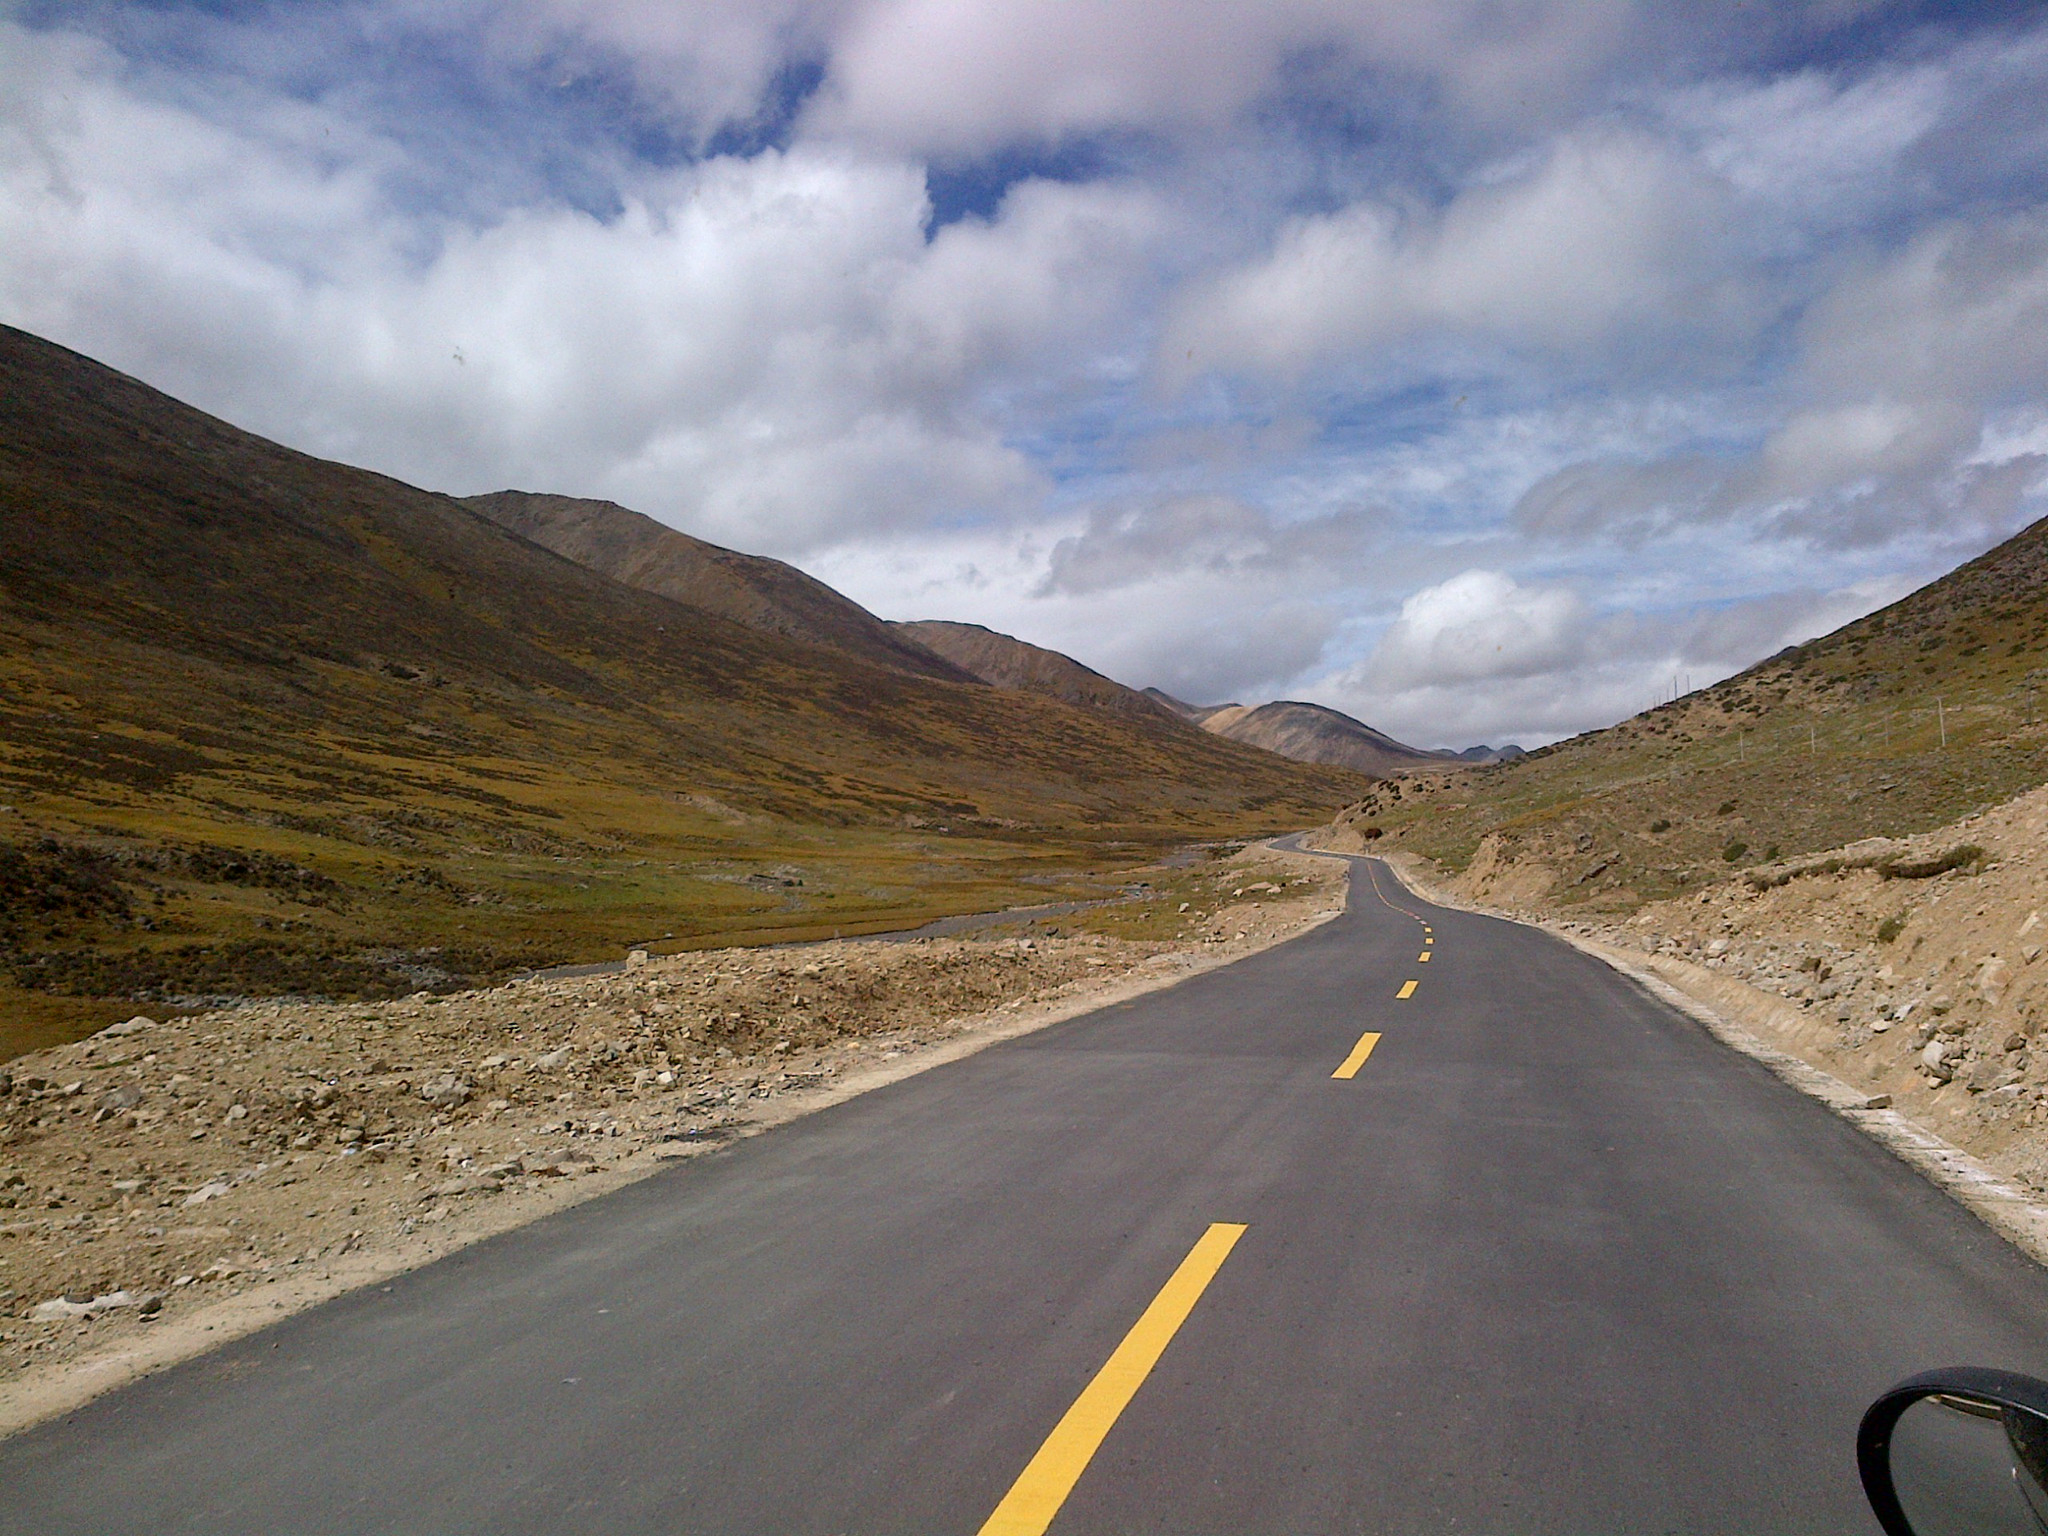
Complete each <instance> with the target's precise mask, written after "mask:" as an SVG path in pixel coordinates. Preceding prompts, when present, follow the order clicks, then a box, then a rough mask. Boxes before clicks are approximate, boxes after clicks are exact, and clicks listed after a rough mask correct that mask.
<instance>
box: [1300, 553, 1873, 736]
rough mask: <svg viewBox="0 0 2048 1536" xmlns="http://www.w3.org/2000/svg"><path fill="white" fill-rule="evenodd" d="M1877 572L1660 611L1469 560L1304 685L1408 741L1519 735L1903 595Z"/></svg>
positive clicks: (1647, 700) (1805, 635)
mask: <svg viewBox="0 0 2048 1536" xmlns="http://www.w3.org/2000/svg"><path fill="white" fill-rule="evenodd" d="M1907 585H1908V584H1907V583H1902V582H1897V581H1882V580H1881V581H1874V582H1865V583H1859V584H1856V585H1854V586H1850V587H1846V588H1841V589H1838V590H1835V591H1829V592H1818V591H1813V590H1794V591H1785V592H1777V593H1771V594H1768V595H1765V596H1763V597H1758V598H1752V599H1748V600H1744V601H1737V602H1732V603H1724V604H1715V605H1699V604H1690V605H1685V606H1682V607H1679V608H1676V609H1671V610H1667V611H1663V612H1649V613H1640V612H1629V611H1610V612H1600V611H1598V610H1596V609H1595V608H1593V607H1592V606H1591V605H1590V604H1588V603H1587V602H1585V601H1584V600H1583V599H1582V598H1581V597H1580V596H1579V595H1578V594H1577V593H1576V592H1574V591H1572V590H1571V589H1569V588H1566V587H1558V586H1549V587H1546V586H1539V585H1535V584H1531V583H1522V582H1518V581H1516V580H1515V579H1514V578H1513V577H1511V576H1508V575H1505V574H1504V573H1501V572H1498V571H1485V570H1471V571H1465V572H1461V573H1460V574H1459V575H1457V576H1454V577H1451V578H1450V579H1449V580H1447V581H1444V582H1440V583H1438V584H1436V585H1434V586H1431V587H1428V588H1425V589H1423V590H1421V591H1419V592H1416V593H1414V594H1412V595H1411V596H1410V597H1408V598H1407V599H1406V601H1404V602H1403V604H1402V605H1401V611H1400V614H1399V616H1398V617H1397V618H1396V619H1395V620H1394V622H1393V623H1391V624H1390V625H1388V626H1387V628H1386V630H1385V631H1384V633H1383V634H1382V635H1381V637H1380V640H1379V643H1378V646H1377V647H1376V648H1375V650H1374V651H1373V653H1372V654H1371V655H1370V656H1369V657H1368V658H1366V659H1365V660H1364V661H1363V662H1361V663H1359V664H1357V665H1355V666H1352V667H1350V668H1346V669H1344V670H1342V671H1340V672H1338V673H1336V674H1334V675H1332V676H1330V677H1328V678H1326V679H1324V680H1322V681H1321V682H1320V683H1318V684H1317V685H1316V686H1315V687H1314V688H1313V689H1312V690H1311V696H1312V697H1314V698H1316V699H1318V700H1319V701H1321V702H1324V703H1328V704H1331V705H1333V706H1334V707H1336V708H1340V709H1345V710H1347V711H1349V712H1351V713H1353V714H1356V715H1358V716H1359V717H1360V718H1362V719H1365V720H1367V721H1369V722H1370V723H1371V724H1373V725H1375V726H1377V727H1378V728H1379V729H1381V730H1385V731H1387V732H1389V733H1390V734H1392V735H1394V736H1395V737H1397V738H1399V739H1401V740H1405V741H1409V742H1411V743H1413V744H1415V745H1418V746H1432V747H1434V746H1450V747H1458V748H1462V747H1466V746H1470V745H1474V744H1476V743H1478V742H1480V741H1486V742H1488V743H1490V744H1493V745H1498V744H1500V743H1501V742H1502V741H1505V740H1509V739H1513V740H1515V741H1517V742H1518V743H1520V744H1521V745H1523V746H1533V745H1536V744H1538V743H1541V742H1545V741H1553V740H1556V739H1557V738H1559V737H1562V736H1569V735H1575V734H1577V733H1578V732H1580V731H1584V730H1590V729H1594V728H1597V727H1599V726H1602V725H1606V724H1609V723H1611V722H1612V721H1614V720H1616V719H1618V718H1620V717H1622V716H1624V715H1629V714H1633V713H1635V712H1636V711H1638V710H1641V709H1645V708H1648V707H1649V706H1651V705H1653V704H1655V703H1657V702H1659V701H1660V700H1662V699H1666V698H1669V697H1671V694H1672V689H1673V687H1674V686H1678V687H1686V686H1690V687H1695V688H1697V687H1704V686H1706V685H1708V684H1709V683H1713V682H1716V681H1719V680H1720V679H1721V678H1723V677H1726V676H1728V675H1730V674H1731V673H1734V672H1737V671H1740V670H1741V669H1742V668H1743V667H1744V666H1747V665H1748V664H1749V663H1751V662H1753V661H1755V660H1757V659H1758V658H1759V657H1762V656H1766V655H1769V654H1770V653H1772V652H1773V651H1776V650H1778V649H1780V648H1782V647H1783V646H1786V645H1790V644H1794V643H1796V642H1798V641H1801V640H1807V639H1811V638H1812V637H1813V636H1815V635H1818V634H1825V633H1826V632H1827V631H1828V630H1831V629H1834V628H1836V627H1838V626H1839V625H1842V624H1845V623H1847V622H1848V621H1850V620H1851V619H1854V618H1858V617H1860V616H1861V615H1863V614H1865V613H1868V612H1870V611H1872V610H1873V609H1876V608H1879V607H1882V606H1883V605H1884V604H1885V603H1887V602H1890V601H1891V600H1893V599H1894V598H1896V597H1898V596H1900V595H1902V593H1903V591H1904V590H1905V588H1906V586H1907Z"/></svg>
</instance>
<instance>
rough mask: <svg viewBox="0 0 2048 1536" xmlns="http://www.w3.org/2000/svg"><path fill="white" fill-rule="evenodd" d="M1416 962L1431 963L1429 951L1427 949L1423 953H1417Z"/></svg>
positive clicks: (1418, 963) (1420, 963) (1419, 963)
mask: <svg viewBox="0 0 2048 1536" xmlns="http://www.w3.org/2000/svg"><path fill="white" fill-rule="evenodd" d="M1415 963H1416V964H1417V965H1427V964H1429V951H1428V950H1426V949H1425V950H1424V951H1423V952H1422V953H1421V954H1419V955H1417V956H1416V957H1415Z"/></svg>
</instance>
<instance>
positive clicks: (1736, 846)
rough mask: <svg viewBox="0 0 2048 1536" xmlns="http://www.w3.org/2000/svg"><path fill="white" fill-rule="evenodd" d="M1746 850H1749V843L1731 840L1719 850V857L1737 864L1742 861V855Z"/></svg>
mask: <svg viewBox="0 0 2048 1536" xmlns="http://www.w3.org/2000/svg"><path fill="white" fill-rule="evenodd" d="M1747 852H1749V844H1747V843H1744V842H1733V843H1730V844H1729V845H1728V846H1727V847H1726V848H1723V849H1722V850H1721V857H1722V858H1723V859H1725V860H1726V861H1727V862H1728V863H1730V864H1739V863H1740V862H1741V861H1742V856H1743V855H1744V854H1745V853H1747Z"/></svg>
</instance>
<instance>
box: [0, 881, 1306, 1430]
mask: <svg viewBox="0 0 2048 1536" xmlns="http://www.w3.org/2000/svg"><path fill="white" fill-rule="evenodd" d="M1342 881H1343V874H1342V871H1341V869H1338V868H1336V867H1334V866H1333V865H1332V864H1331V863H1330V862H1329V861H1325V860H1314V859H1309V858H1306V857H1304V856H1301V855H1283V854H1276V853H1272V852H1270V851H1267V850H1264V849H1253V850H1248V851H1247V852H1246V853H1244V854H1242V855H1240V856H1239V857H1238V858H1237V859H1236V860H1235V861H1233V862H1232V864H1231V865H1230V866H1229V872H1227V873H1220V874H1219V877H1218V878H1215V879H1212V880H1211V881H1210V884H1211V885H1212V886H1213V887H1214V888H1215V890H1216V895H1217V900H1216V901H1215V902H1213V903H1211V904H1209V905H1210V907H1211V909H1210V910H1205V911H1202V912H1198V913H1196V914H1195V916H1196V917H1197V918H1199V919H1200V922H1199V925H1198V926H1196V927H1194V928H1193V929H1192V930H1191V931H1190V932H1189V933H1188V934H1187V935H1186V936H1185V937H1181V938H1177V939H1174V940H1133V939H1120V938H1111V937H1104V936H1101V935H1099V934H1089V933H1085V932H1084V933H1074V932H1067V933H1063V934H1061V935H1059V936H1047V935H1046V934H1044V933H1042V932H1041V933H1037V934H1035V935H1032V934H1028V933H1027V934H1024V935H1021V936H1020V935H1019V934H1016V933H1011V934H1002V933H995V934H991V935H989V936H977V937H973V938H958V939H925V940H917V941H915V942H908V943H903V942H897V943H890V942H883V941H872V940H870V941H849V942H834V943H828V944H818V945H810V946H805V947H802V948H792V949H786V950H720V951H709V952H699V953H692V954H684V955H676V956H667V957H653V958H650V957H648V956H645V955H642V954H636V955H635V956H634V957H632V958H631V959H630V960H629V962H628V967H627V969H626V970H624V971H623V972H620V973H615V974H609V975H596V976H582V977H571V978H559V979H529V980H524V981H518V982H513V983H511V984H509V985H506V986H502V987H497V988H493V989H490V990H484V991H475V992H465V993H458V994H454V995H451V996H429V995H427V994H425V993H421V994H417V995H415V996H413V997H411V998H408V999H406V1000H403V1001H400V1002H393V1003H375V1004H353V1003H350V1004H330V1003H292V1002H263V1003H252V1004H249V1005H246V1006H241V1007H236V1008H232V1009H223V1010H219V1011H216V1012H212V1013H205V1014H199V1015H195V1016H192V1017H189V1018H180V1019H176V1020H161V1021H160V1020H153V1019H150V1018H147V1017H136V1018H133V1019H130V1020H129V1021H127V1022H126V1023H122V1024H116V1025H114V1026H112V1027H111V1028H109V1029H106V1030H102V1031H101V1032H100V1033H99V1034H97V1035H95V1036H93V1037H92V1038H91V1039H89V1040H85V1041H81V1042H79V1043H77V1044H75V1045H68V1046H63V1047H59V1048H57V1049H54V1050H47V1051H41V1052H36V1053H34V1054H31V1055H28V1056H23V1057H20V1058H17V1059H16V1060H14V1061H12V1062H9V1063H6V1064H5V1065H4V1066H0V1432H5V1430H6V1429H9V1428H13V1427H18V1426H19V1425H20V1424H22V1423H25V1422H31V1421H32V1420H33V1419H34V1418H36V1417H38V1416H40V1415H41V1413H43V1412H48V1411H56V1409H57V1408H59V1407H62V1406H68V1404H69V1403H70V1402H73V1401H76V1400H78V1396H77V1394H76V1393H73V1394H72V1395H71V1396H70V1397H69V1398H66V1397H65V1396H64V1394H63V1393H62V1392H60V1393H58V1394H57V1396H56V1397H50V1396H49V1395H48V1394H47V1393H45V1394H44V1396H43V1397H40V1398H39V1397H36V1396H35V1391H34V1390H31V1388H35V1384H36V1383H38V1382H42V1383H47V1382H50V1381H52V1380H57V1379H59V1378H61V1377H63V1376H64V1373H65V1372H66V1371H67V1370H70V1371H72V1372H73V1374H76V1370H77V1368H80V1367H82V1366H83V1365H85V1364H86V1363H87V1362H88V1358H89V1357H90V1358H97V1359H106V1358H139V1356H136V1355H135V1354H134V1351H137V1350H142V1351H144V1352H145V1353H147V1352H148V1350H149V1349H151V1348H154V1349H155V1351H156V1353H155V1356H154V1357H153V1363H162V1360H163V1359H165V1358H174V1357H175V1356H176V1355H177V1354H178V1353H180V1352H182V1353H191V1352H193V1351H194V1350H196V1349H198V1348H203V1347H204V1346H205V1345H206V1344H207V1343H211V1342H216V1341H217V1339H218V1337H221V1336H228V1335H230V1334H231V1333H232V1332H235V1331H246V1329H247V1327H249V1326H254V1323H253V1322H251V1321H250V1317H251V1316H252V1315H253V1314H251V1313H250V1312H249V1310H248V1309H247V1308H244V1309H243V1312H242V1314H239V1315H240V1316H241V1319H242V1320H241V1321H240V1322H236V1323H233V1324H225V1323H224V1324H222V1325H221V1327H220V1332H219V1333H218V1334H216V1335H215V1337H213V1338H203V1339H195V1340H194V1341H192V1342H191V1343H190V1345H189V1347H186V1348H183V1349H182V1350H181V1351H179V1350H173V1351H165V1350H163V1349H161V1348H158V1347H156V1346H152V1345H147V1344H146V1343H145V1342H144V1341H145V1340H146V1339H147V1338H148V1337H149V1336H152V1335H153V1336H155V1337H158V1338H161V1337H162V1335H163V1333H164V1331H165V1330H166V1329H175V1328H176V1327H177V1326H178V1320H179V1318H180V1317H197V1316H200V1315H207V1316H211V1315H213V1314H214V1313H218V1312H220V1311H221V1308H222V1305H223V1304H224V1303H225V1302H227V1301H228V1300H229V1299H230V1298H236V1297H240V1298H244V1299H246V1300H247V1301H249V1302H250V1303H251V1305H252V1306H254V1305H256V1304H258V1303H260V1305H261V1307H262V1309H263V1316H264V1317H266V1318H267V1317H268V1316H274V1315H276V1312H277V1311H278V1310H282V1309H286V1308H288V1307H290V1306H296V1305H302V1304H305V1303H307V1302H310V1301H313V1300H318V1299H320V1297H321V1296H322V1295H331V1294H334V1293H335V1292H336V1291H338V1290H340V1289H345V1288H346V1287H347V1286H348V1285H350V1284H360V1283H363V1282H364V1281H365V1280H366V1279H371V1278H376V1277H377V1276H378V1275H388V1274H390V1273H393V1272H395V1271H396V1270H397V1269H401V1268H404V1267H407V1265H409V1264H411V1263H417V1262H422V1261H424V1260H425V1259H427V1258H430V1257H433V1256H434V1255H435V1254H436V1253H438V1252H445V1251H447V1249H448V1248H449V1247H451V1246H456V1245H458V1244H459V1243H460V1242H464V1241H473V1240H475V1239H476V1238H478V1237H481V1236H484V1235H487V1234H488V1233H490V1232H493V1231H500V1230H504V1229H505V1228H506V1227H509V1226H513V1225H517V1224H518V1223H519V1222H521V1221H524V1220H531V1219H532V1218H533V1217H534V1216H536V1215H539V1214H542V1213H543V1212H545V1211H546V1210H549V1209H553V1208H556V1207H558V1206H559V1205H560V1204H562V1203H564V1201H567V1200H572V1199H576V1198H582V1197H584V1195H585V1194H586V1192H597V1191H601V1190H602V1189H605V1188H612V1187H616V1185H617V1184H618V1183H619V1182H622V1181H623V1180H624V1179H625V1178H627V1177H633V1176H638V1174H639V1173H641V1172H645V1171H648V1170H649V1169H651V1168H652V1167H654V1166H656V1163H655V1161H654V1160H655V1159H656V1158H657V1157H661V1156H687V1155H691V1154H693V1153H694V1152H697V1151H700V1150H702V1149H705V1148H708V1147H712V1146H716V1145H720V1144H722V1143H724V1142H727V1141H730V1140H731V1139H733V1138H734V1137H736V1136H739V1135H744V1134H747V1133H749V1132H751V1131H752V1130H755V1129H758V1128H760V1127H761V1126H762V1125H764V1124H768V1123H773V1122H774V1121H777V1120H781V1119H787V1118H789V1117H790V1116H791V1115H793V1114H796V1113H801V1112H802V1111H803V1109H804V1108H805V1107H806V1106H807V1105H816V1104H822V1103H826V1102H831V1101H833V1100H834V1099H835V1098H837V1097H843V1096H844V1095H845V1093H846V1092H847V1091H849V1090H850V1089H851V1088H852V1087H855V1086H858V1085H859V1084H860V1083H862V1082H863V1081H868V1080H883V1079H886V1078H887V1077H890V1076H896V1075H901V1074H902V1073H903V1072H905V1071H908V1070H914V1069H916V1067H917V1066H919V1065H920V1064H921V1063H923V1062H925V1061H927V1060H930V1059H936V1058H937V1057H939V1056H942V1055H945V1054H958V1052H959V1051H960V1050H962V1049H965V1048H970V1047H971V1046H972V1045H974V1044H975V1043H977V1042H979V1041H981V1040H985V1039H990V1038H1000V1037H1001V1036H1002V1035H1004V1034H1007V1033H1014V1032H1017V1031H1018V1030H1020V1029H1022V1028H1027V1027H1033V1026H1034V1025H1035V1024H1036V1023H1041V1022H1049V1021H1050V1020H1051V1019H1052V1018H1056V1017H1064V1016H1067V1015H1069V1014H1071V1013H1075V1012H1079V1011H1081V1010H1082V1009H1083V1008H1085V1007H1089V1006H1094V1005H1095V1004H1096V1003H1098V1002H1102V1001H1107V1000H1109V999H1110V998H1111V997H1112V996H1116V995H1130V994H1131V993H1133V992H1136V991H1141V990H1146V989H1148V988H1149V987H1152V986H1158V985H1165V984H1168V983H1170V982H1171V981H1172V980H1174V979H1177V978H1179V977H1181V976H1184V975H1186V974H1189V973H1190V972H1191V971H1193V970H1197V969H1207V968H1209V967H1211V966H1213V965H1217V964H1224V963H1228V962H1229V961H1230V960H1233V959H1236V958H1238V957H1239V956H1241V955H1243V954H1245V953H1249V952H1251V951H1252V950H1255V949H1258V948H1263V947H1265V946H1266V945H1268V944H1271V943H1273V942H1276V941H1277V940H1279V939H1281V938H1284V937H1287V936H1289V935H1291V934H1293V933H1296V932H1299V931H1301V930H1302V929H1304V928H1305V927H1308V926H1311V925H1312V924H1313V923H1314V922H1315V921H1317V920H1318V919H1319V918H1320V917H1322V916H1324V915H1326V914H1327V913H1328V912H1330V911H1331V910H1333V909H1335V908H1336V907H1339V906H1341V905H1342V900H1343V895H1342V892H1343V884H1342ZM269 1298H278V1299H269ZM209 1309H211V1311H209ZM207 1327H208V1328H209V1329H211V1328H212V1327H213V1325H212V1324H208V1325H207ZM123 1351H128V1352H129V1354H128V1355H127V1356H123V1355H122V1352H123ZM35 1390H40V1388H35ZM32 1399H33V1400H32ZM38 1403H40V1404H41V1405H42V1406H41V1407H40V1408H39V1407H37V1404H38Z"/></svg>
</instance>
